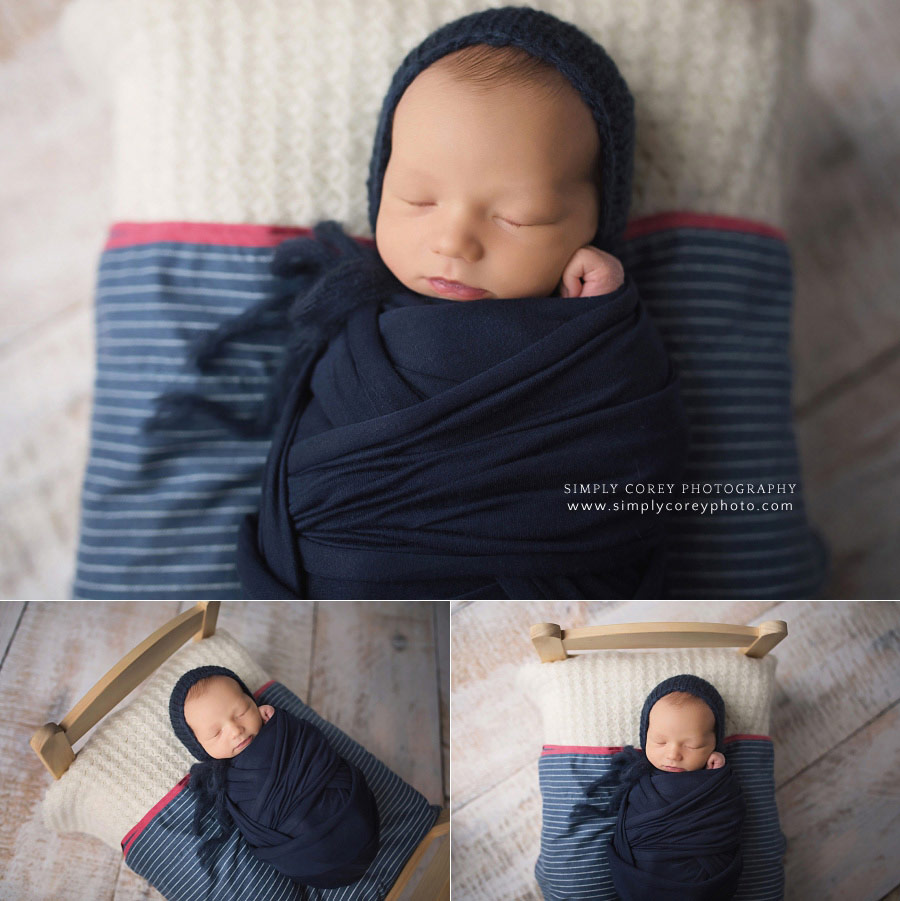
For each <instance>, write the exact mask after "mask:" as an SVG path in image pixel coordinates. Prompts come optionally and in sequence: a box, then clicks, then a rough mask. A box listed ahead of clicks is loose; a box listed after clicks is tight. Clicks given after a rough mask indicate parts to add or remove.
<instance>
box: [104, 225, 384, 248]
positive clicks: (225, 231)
mask: <svg viewBox="0 0 900 901" xmlns="http://www.w3.org/2000/svg"><path fill="white" fill-rule="evenodd" d="M311 234H312V229H311V228H301V227H299V226H294V225H227V224H224V223H221V222H114V223H113V224H112V225H111V226H110V229H109V236H108V238H107V241H106V244H105V245H104V248H103V249H104V250H114V249H116V248H118V247H134V246H135V245H139V244H156V243H158V242H160V241H173V242H177V243H182V244H216V245H219V246H222V247H275V246H277V245H278V244H280V243H281V242H282V241H285V240H287V239H288V238H296V237H297V236H298V235H306V236H308V235H311ZM356 240H357V241H359V242H361V243H363V244H369V245H374V244H375V242H374V241H373V240H372V239H371V238H360V237H357V238H356Z"/></svg>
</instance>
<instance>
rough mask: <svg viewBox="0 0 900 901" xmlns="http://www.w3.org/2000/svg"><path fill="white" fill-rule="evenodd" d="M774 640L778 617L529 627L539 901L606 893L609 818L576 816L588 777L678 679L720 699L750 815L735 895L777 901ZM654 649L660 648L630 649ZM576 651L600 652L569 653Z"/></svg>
mask: <svg viewBox="0 0 900 901" xmlns="http://www.w3.org/2000/svg"><path fill="white" fill-rule="evenodd" d="M786 636H787V624H786V623H785V622H783V621H781V620H773V621H769V622H764V623H761V624H760V625H759V626H740V625H730V624H724V623H699V622H663V623H622V624H616V625H607V626H589V627H583V628H576V629H563V628H561V627H560V626H559V625H557V624H556V623H536V624H535V625H533V626H531V629H530V637H531V641H532V643H533V644H534V646H535V650H536V651H537V653H538V656H539V657H540V659H541V663H540V664H536V663H535V664H530V665H529V666H528V667H527V671H525V672H523V687H525V688H526V690H527V691H528V693H529V694H530V695H531V698H532V700H533V701H535V703H536V704H537V706H538V708H539V709H540V711H541V715H542V721H543V745H542V752H541V757H540V761H539V767H538V769H539V773H540V784H541V795H542V821H543V828H542V832H541V853H540V856H539V858H538V861H537V864H536V866H535V878H536V879H537V882H538V884H539V885H540V887H541V890H542V891H543V893H544V896H545V897H548V898H550V897H552V898H563V897H591V898H595V899H597V901H612V899H614V898H615V897H617V896H616V894H615V891H614V889H613V888H612V882H611V878H610V872H609V864H608V860H607V849H608V847H609V845H608V840H609V837H610V836H611V835H612V832H613V830H614V828H615V817H614V816H612V817H604V816H602V815H598V816H596V817H585V816H584V815H583V812H582V810H583V807H584V803H585V802H586V800H587V798H588V796H589V795H590V793H591V792H592V791H593V788H592V786H593V784H594V782H595V780H596V779H597V778H598V777H600V776H603V775H605V774H606V773H608V772H609V771H610V766H611V760H612V758H613V756H614V755H615V754H616V753H617V752H618V751H620V750H621V749H622V747H624V746H626V745H633V746H636V745H637V743H638V742H637V738H638V736H637V732H636V728H637V727H636V714H635V711H636V710H640V709H641V705H642V704H643V700H644V698H645V697H646V695H647V692H648V691H649V690H650V689H652V687H653V686H654V685H656V684H658V683H659V682H660V681H662V680H663V679H666V678H669V677H670V676H674V675H677V674H678V673H681V672H687V673H694V674H696V675H698V676H700V677H701V678H705V679H707V680H708V681H711V682H712V683H713V684H714V685H716V687H717V688H718V689H719V691H720V692H721V694H722V697H723V698H724V699H725V706H726V725H725V739H724V741H725V745H726V749H727V756H728V759H729V762H730V764H731V766H732V767H733V768H734V771H735V773H736V774H737V775H738V778H739V779H740V780H741V783H742V789H743V792H744V797H745V800H746V802H747V806H748V810H749V811H750V812H751V813H750V814H748V818H749V817H750V816H751V815H752V823H751V824H750V825H749V826H748V827H747V830H746V834H745V837H744V841H743V846H742V850H743V853H744V859H745V868H744V872H743V873H742V876H741V885H740V887H739V896H740V897H742V898H744V897H746V898H753V899H754V901H781V899H782V898H783V888H784V864H783V855H784V849H785V845H784V837H783V835H782V833H781V829H780V825H779V819H778V812H777V807H776V803H775V783H774V769H773V765H774V746H773V741H772V738H771V736H770V735H769V726H770V712H771V704H772V697H773V692H774V673H775V664H776V661H775V658H774V655H773V656H771V657H770V656H768V654H769V651H770V650H771V649H772V648H773V647H775V645H777V644H778V643H779V642H780V641H781V640H782V639H784V638H785V637H786ZM654 648H655V649H667V650H663V651H660V652H659V653H656V652H653V651H650V652H643V653H641V652H640V651H638V653H636V654H632V653H630V652H631V650H633V649H634V650H638V649H654ZM728 648H738V649H739V653H734V652H732V651H729V650H726V649H728ZM581 651H587V652H603V653H574V654H573V653H571V652H581ZM763 658H765V659H763ZM545 664H551V665H550V666H545ZM748 821H749V820H748Z"/></svg>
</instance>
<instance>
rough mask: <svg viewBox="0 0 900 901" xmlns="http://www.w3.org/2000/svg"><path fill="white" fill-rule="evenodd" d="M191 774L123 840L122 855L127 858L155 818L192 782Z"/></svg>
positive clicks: (157, 804)
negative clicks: (137, 839)
mask: <svg viewBox="0 0 900 901" xmlns="http://www.w3.org/2000/svg"><path fill="white" fill-rule="evenodd" d="M190 779H191V774H190V773H188V774H187V776H185V777H184V779H182V780H181V782H179V783H178V785H176V786H175V787H174V788H173V789H171V790H170V791H169V792H168V793H167V794H166V796H165V797H164V798H163V799H162V800H161V801H158V802H157V803H156V804H154V805H153V807H151V808H150V810H148V811H147V813H146V814H144V816H143V817H142V818H141V820H140V822H139V823H138V824H137V825H136V826H134V827H133V828H132V829H131V831H130V832H129V833H128V834H127V835H126V836H125V838H123V839H122V842H121V845H122V854H123V855H124V856H125V857H127V856H128V852H129V851H130V850H131V846H132V845H133V844H134V841H135V839H136V838H137V837H138V836H139V835H140V834H141V833H142V832H143V831H144V829H145V828H146V827H147V826H148V825H149V824H150V821H151V820H152V819H153V817H155V816H156V815H157V814H158V813H159V812H160V811H161V810H162V809H163V807H165V806H166V804H168V803H169V801H171V800H172V799H173V798H174V797H175V796H176V795H177V794H178V793H179V792H180V791H181V790H182V789H183V788H184V787H185V786H186V785H187V784H188V782H189V781H190Z"/></svg>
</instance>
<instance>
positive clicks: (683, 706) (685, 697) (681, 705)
mask: <svg viewBox="0 0 900 901" xmlns="http://www.w3.org/2000/svg"><path fill="white" fill-rule="evenodd" d="M656 711H659V712H660V713H663V714H664V715H665V716H666V718H667V719H684V720H697V719H702V720H704V721H706V722H708V723H709V729H710V730H712V729H714V728H715V722H716V717H715V714H714V713H713V712H712V710H711V709H710V707H709V705H708V704H707V703H706V702H705V701H703V700H701V699H700V698H698V697H696V696H694V695H690V694H684V693H679V692H672V693H671V694H668V695H664V696H663V697H661V698H660V699H659V700H658V701H657V702H656V703H655V704H654V705H653V707H651V708H650V720H651V724H652V721H653V720H654V716H653V714H654V712H656Z"/></svg>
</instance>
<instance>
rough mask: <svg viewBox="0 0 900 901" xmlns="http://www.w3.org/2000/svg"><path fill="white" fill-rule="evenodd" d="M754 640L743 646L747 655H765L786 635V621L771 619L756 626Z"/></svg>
mask: <svg viewBox="0 0 900 901" xmlns="http://www.w3.org/2000/svg"><path fill="white" fill-rule="evenodd" d="M757 631H758V633H759V634H758V636H757V639H756V641H754V642H753V643H752V644H751V645H749V646H748V647H746V648H743V649H742V650H743V652H744V655H745V656H747V657H765V656H766V654H768V653H769V651H771V650H772V648H774V647H775V645H776V644H778V642H779V641H781V640H782V638H785V637H786V636H787V623H786V622H785V621H784V620H783V619H771V620H768V621H767V622H764V623H760V624H759V625H758V626H757Z"/></svg>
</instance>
